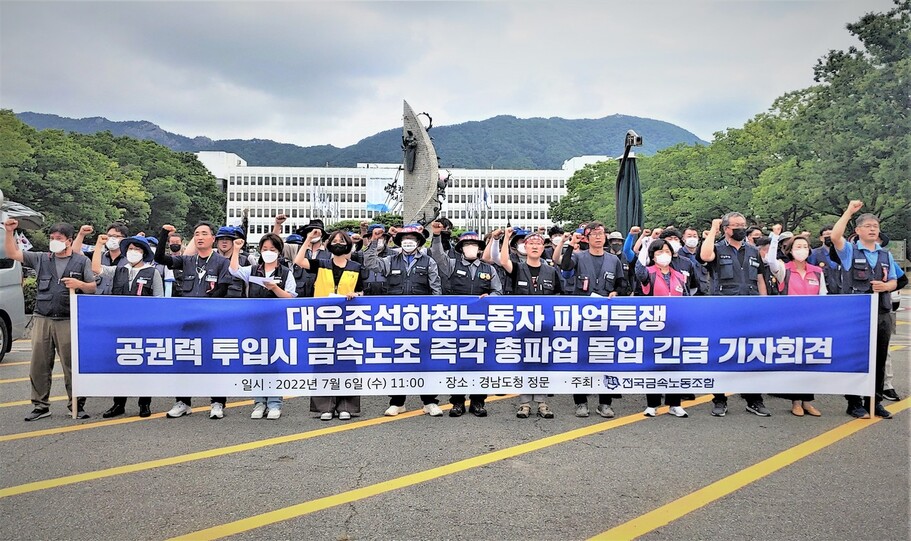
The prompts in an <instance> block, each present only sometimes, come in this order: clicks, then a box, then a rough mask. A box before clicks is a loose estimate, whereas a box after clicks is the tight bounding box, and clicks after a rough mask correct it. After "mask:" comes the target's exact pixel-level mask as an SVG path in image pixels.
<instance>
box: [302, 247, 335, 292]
mask: <svg viewBox="0 0 911 541" xmlns="http://www.w3.org/2000/svg"><path fill="white" fill-rule="evenodd" d="M300 249H301V250H304V247H303V246H301V248H300ZM311 255H312V254H311ZM316 259H319V260H323V259H325V260H327V261H329V260H331V259H332V254H330V253H329V252H328V251H327V250H320V251H318V252H317V253H316ZM329 268H332V265H329ZM292 272H293V273H294V283H295V291H296V292H297V296H298V297H312V296H313V284H314V283H316V273H315V272H307V269H305V268H303V267H299V266H297V265H294V266H293V268H292Z"/></svg>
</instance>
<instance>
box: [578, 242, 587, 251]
mask: <svg viewBox="0 0 911 541" xmlns="http://www.w3.org/2000/svg"><path fill="white" fill-rule="evenodd" d="M579 249H580V250H583V251H585V250H588V243H587V242H580V243H579Z"/></svg>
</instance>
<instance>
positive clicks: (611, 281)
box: [564, 250, 626, 297]
mask: <svg viewBox="0 0 911 541" xmlns="http://www.w3.org/2000/svg"><path fill="white" fill-rule="evenodd" d="M564 257H572V256H571V255H570V254H564ZM575 271H576V272H575V275H574V280H575V285H574V286H573V295H591V294H592V293H597V294H598V295H601V296H603V297H606V296H607V295H608V293H611V292H612V291H615V290H618V291H617V292H618V293H620V291H619V290H622V289H624V288H625V284H626V278H625V276H624V275H623V266H622V264H621V263H620V259H619V258H618V257H617V256H615V255H614V254H612V253H610V252H607V251H605V252H604V255H603V256H602V259H601V268H600V269H596V268H595V260H594V258H593V257H592V255H591V254H590V253H589V251H588V250H584V251H582V252H579V253H578V254H576V269H575ZM617 285H620V286H621V287H619V288H618V287H617Z"/></svg>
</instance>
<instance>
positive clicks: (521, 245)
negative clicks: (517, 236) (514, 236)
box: [516, 244, 528, 255]
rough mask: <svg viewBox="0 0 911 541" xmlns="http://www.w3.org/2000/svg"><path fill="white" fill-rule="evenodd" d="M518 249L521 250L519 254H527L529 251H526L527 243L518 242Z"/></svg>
mask: <svg viewBox="0 0 911 541" xmlns="http://www.w3.org/2000/svg"><path fill="white" fill-rule="evenodd" d="M516 251H517V252H519V255H525V254H527V253H528V252H526V251H525V245H524V244H517V245H516Z"/></svg>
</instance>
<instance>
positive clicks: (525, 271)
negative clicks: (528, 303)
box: [500, 227, 563, 419]
mask: <svg viewBox="0 0 911 541" xmlns="http://www.w3.org/2000/svg"><path fill="white" fill-rule="evenodd" d="M514 234H515V231H514V230H513V229H512V228H511V227H510V228H507V229H506V233H505V235H504V238H503V247H502V248H500V265H502V267H503V270H505V271H506V275H507V278H508V279H509V280H510V281H511V282H512V287H511V288H510V290H511V291H512V295H560V294H562V293H563V282H562V280H561V279H560V274H559V272H558V271H557V269H556V268H555V267H553V266H552V265H550V264H549V263H547V262H546V261H544V260H542V259H541V256H542V255H544V237H543V236H541V235H539V234H537V233H532V234H530V235H528V234H526V235H525V236H524V239H523V244H522V246H523V247H524V248H525V250H524V252H525V254H524V255H525V258H524V259H518V260H517V261H513V258H512V254H511V253H510V251H509V249H508V248H507V246H509V245H510V244H512V241H511V239H512V236H513V235H514ZM561 239H562V237H561ZM519 253H520V254H521V253H522V252H519ZM546 399H547V396H546V395H544V394H535V395H531V394H520V395H519V407H518V410H517V411H516V417H518V418H519V419H527V418H528V416H529V415H531V402H532V400H534V401H535V402H537V403H538V417H542V418H544V419H553V418H554V412H553V411H551V409H550V406H548V405H547V402H546Z"/></svg>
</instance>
